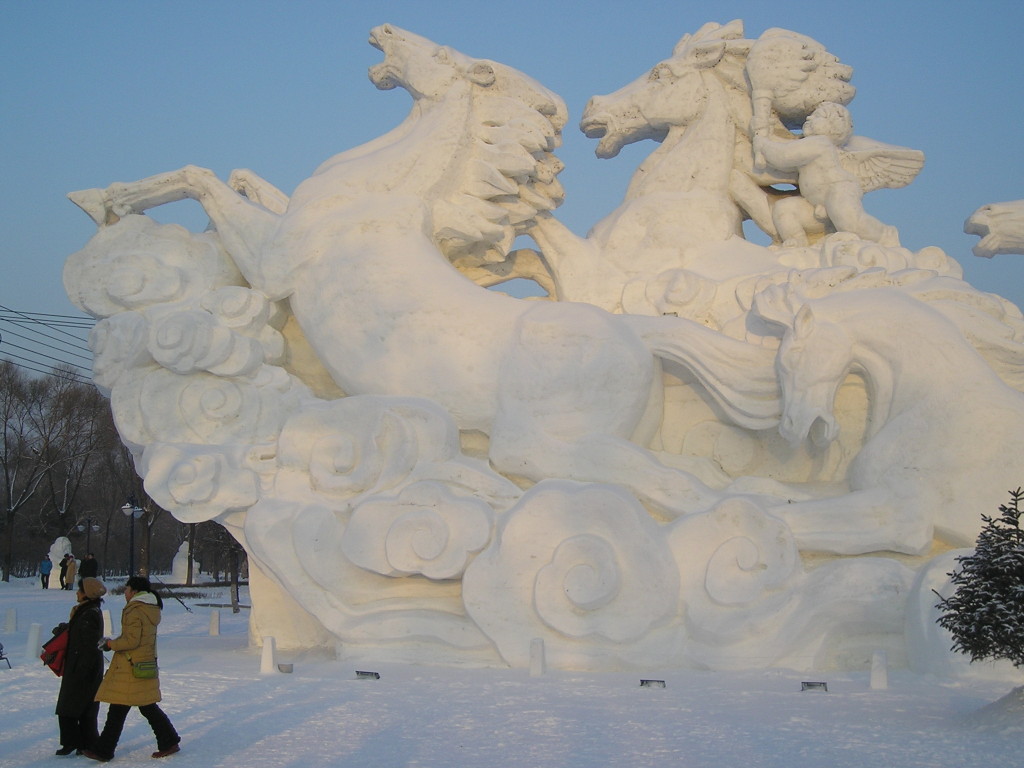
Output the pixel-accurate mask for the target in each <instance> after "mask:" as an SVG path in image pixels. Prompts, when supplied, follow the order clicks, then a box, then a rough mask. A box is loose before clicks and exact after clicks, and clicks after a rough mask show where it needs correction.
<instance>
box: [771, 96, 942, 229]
mask: <svg viewBox="0 0 1024 768" xmlns="http://www.w3.org/2000/svg"><path fill="white" fill-rule="evenodd" d="M753 149H754V152H755V153H756V154H760V155H762V156H763V157H764V158H765V160H766V161H767V162H768V164H769V165H771V166H773V167H774V168H776V169H778V170H780V171H796V173H797V186H798V187H799V188H800V196H799V197H791V198H787V199H785V200H780V201H779V202H778V203H776V205H775V208H774V210H773V211H772V221H773V222H774V224H775V227H776V228H777V230H778V232H779V237H780V239H781V240H782V241H783V245H785V246H802V245H808V244H809V239H808V234H809V233H813V234H821V233H824V232H825V227H826V226H827V224H828V223H829V222H831V224H832V226H833V227H834V228H835V230H836V231H839V232H852V233H853V234H855V235H857V236H858V237H861V238H862V239H864V240H871V241H873V242H876V243H880V244H882V245H890V246H898V245H899V244H900V243H899V234H898V232H897V231H896V228H895V227H893V226H889V225H887V224H884V223H882V222H881V221H879V220H878V219H876V218H875V217H874V216H871V215H870V214H868V213H867V212H866V211H865V210H864V205H863V197H864V193H865V192H870V191H872V190H875V189H881V188H882V187H888V188H896V187H905V186H906V185H907V184H909V183H910V182H911V181H913V179H914V177H915V176H917V174H918V172H919V171H920V170H921V167H922V166H923V165H924V153H923V152H920V151H918V150H916V149H907V148H906V147H896V146H892V145H890V144H883V143H881V142H877V141H873V140H871V139H866V138H863V137H861V136H854V135H853V121H852V120H851V118H850V111H849V110H848V109H847V108H846V107H844V106H842V105H841V104H835V103H833V102H825V103H823V104H821V105H819V106H818V107H817V108H816V109H815V110H814V111H813V112H812V113H811V114H810V115H809V116H808V117H807V120H806V121H805V122H804V127H803V137H802V138H799V139H797V140H795V141H794V140H779V139H770V138H768V137H765V136H755V137H754V147H753Z"/></svg>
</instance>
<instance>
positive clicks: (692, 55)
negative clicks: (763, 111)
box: [580, 20, 752, 158]
mask: <svg viewBox="0 0 1024 768" xmlns="http://www.w3.org/2000/svg"><path fill="white" fill-rule="evenodd" d="M751 44H752V41H750V40H744V39H743V24H742V22H740V21H738V20H737V21H732V22H730V23H729V24H726V25H725V26H722V25H720V24H714V23H710V24H705V25H704V26H703V27H701V29H700V30H699V31H698V32H696V33H695V34H693V35H689V34H688V35H684V36H683V38H682V39H681V40H680V41H679V43H677V44H676V47H675V50H674V51H673V53H672V56H671V57H670V58H668V59H665V60H664V61H661V62H659V63H658V64H656V65H655V66H654V67H653V68H652V69H651V70H650V71H649V72H648V73H646V74H644V75H642V76H640V77H639V78H637V79H636V80H634V81H633V82H632V83H630V84H629V85H626V86H624V87H622V88H620V89H619V90H617V91H615V92H614V93H611V94H608V95H605V96H594V97H593V98H592V99H590V101H589V102H588V103H587V107H586V109H585V110H584V112H583V118H582V119H581V120H580V129H581V130H582V131H583V132H584V133H585V134H586V135H587V136H588V137H589V138H592V139H599V141H598V145H597V149H596V153H597V156H598V157H604V158H608V157H615V155H617V154H618V153H619V150H620V149H622V147H624V146H626V145H627V144H632V143H634V142H637V141H641V140H643V139H654V140H655V141H661V140H662V139H664V138H665V136H666V134H667V133H668V131H669V129H670V128H672V127H673V126H686V125H690V124H692V123H693V122H695V121H696V120H698V119H699V118H700V116H701V115H702V114H703V113H704V110H705V108H706V107H707V103H708V100H709V98H711V96H710V94H709V87H710V85H711V81H709V79H708V78H710V77H712V76H715V75H717V76H718V77H719V78H722V80H723V83H724V84H731V85H733V86H736V87H740V88H742V87H743V58H744V57H745V55H746V53H747V51H749V49H750V45H751Z"/></svg>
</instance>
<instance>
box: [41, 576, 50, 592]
mask: <svg viewBox="0 0 1024 768" xmlns="http://www.w3.org/2000/svg"><path fill="white" fill-rule="evenodd" d="M39 579H40V581H42V582H43V589H49V588H50V574H48V573H43V574H40V576H39Z"/></svg>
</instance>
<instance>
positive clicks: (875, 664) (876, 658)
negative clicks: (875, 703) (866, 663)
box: [871, 651, 889, 691]
mask: <svg viewBox="0 0 1024 768" xmlns="http://www.w3.org/2000/svg"><path fill="white" fill-rule="evenodd" d="M888 664H889V659H888V656H887V654H886V652H885V651H875V653H874V655H873V656H872V657H871V690H873V691H884V690H885V689H886V688H888V687H889V671H888Z"/></svg>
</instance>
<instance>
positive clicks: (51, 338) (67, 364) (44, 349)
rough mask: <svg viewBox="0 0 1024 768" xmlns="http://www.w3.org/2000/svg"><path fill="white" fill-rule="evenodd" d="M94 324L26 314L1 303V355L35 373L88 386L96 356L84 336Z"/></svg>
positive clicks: (67, 318)
mask: <svg viewBox="0 0 1024 768" xmlns="http://www.w3.org/2000/svg"><path fill="white" fill-rule="evenodd" d="M94 324H95V321H94V320H92V319H91V318H87V317H75V316H71V315H57V314H52V313H44V312H22V311H19V310H15V309H11V308H10V307H6V306H4V305H2V304H0V356H2V357H6V358H8V359H10V360H11V362H12V363H14V364H15V365H17V366H18V367H19V368H22V369H24V370H27V371H32V372H33V373H41V374H43V375H44V376H56V377H58V378H72V379H73V380H75V381H79V382H83V383H88V382H90V381H91V368H92V353H91V351H90V350H89V347H88V346H87V342H86V340H85V339H84V338H83V337H82V333H83V332H86V333H87V332H88V331H89V330H90V329H91V328H92V326H93V325H94ZM76 332H77V333H76ZM12 338H14V339H18V340H19V341H21V342H23V344H17V343H15V342H13V341H12ZM19 352H20V353H22V354H19ZM48 353H52V354H48ZM50 365H53V366H54V367H53V368H50V369H47V368H46V366H50Z"/></svg>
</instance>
